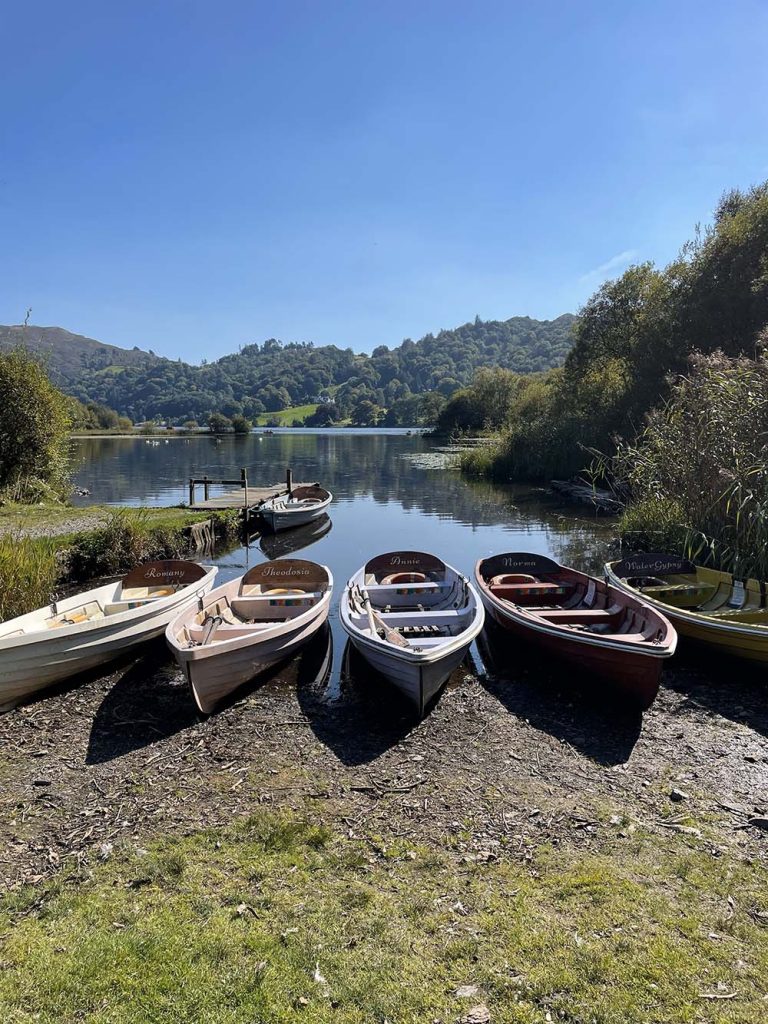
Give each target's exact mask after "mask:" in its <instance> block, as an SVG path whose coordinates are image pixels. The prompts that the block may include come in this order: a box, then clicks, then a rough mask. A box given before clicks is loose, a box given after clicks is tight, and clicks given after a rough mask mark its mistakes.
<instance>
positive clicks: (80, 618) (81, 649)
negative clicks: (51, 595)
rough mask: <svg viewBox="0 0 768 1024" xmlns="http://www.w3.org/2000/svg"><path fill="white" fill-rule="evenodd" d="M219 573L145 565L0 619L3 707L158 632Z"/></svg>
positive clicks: (173, 564) (186, 565)
mask: <svg viewBox="0 0 768 1024" xmlns="http://www.w3.org/2000/svg"><path fill="white" fill-rule="evenodd" d="M216 572H217V570H216V569H215V568H213V567H211V568H204V567H203V566H200V565H197V564H196V563H194V562H185V561H181V560H176V559H173V560H168V561H162V562H146V563H144V564H143V565H139V566H137V567H136V568H135V569H132V570H131V572H129V573H128V574H127V576H125V577H124V578H123V579H122V580H118V581H117V582H115V583H107V584H105V585H104V586H102V587H97V588H96V589H94V590H88V591H86V592H85V593H81V594H75V595H74V596H73V597H68V598H66V599H65V600H63V601H54V602H53V603H52V604H50V605H48V606H47V607H45V608H38V609H37V610H36V611H33V612H29V613H28V614H27V615H21V616H19V617H18V618H16V619H10V620H9V621H8V622H3V623H0V711H7V710H9V709H10V708H12V707H15V706H16V705H17V704H19V703H20V702H21V701H23V700H25V699H26V698H28V697H30V696H32V695H33V694H35V693H37V692H38V691H39V690H42V689H45V688H46V687H48V686H52V685H54V684H55V683H58V682H60V681H61V680H63V679H67V678H68V677H70V676H73V675H75V674H77V673H80V672H85V671H87V670H89V669H92V668H95V667H97V666H99V665H103V664H106V663H107V662H109V661H112V660H113V659H115V658H117V657H119V656H120V655H121V654H123V653H124V652H125V651H127V650H129V649H130V648H132V647H135V646H136V644H139V643H143V642H144V641H145V640H149V639H151V638H152V637H155V636H159V635H160V634H161V633H162V632H163V631H164V630H165V627H166V626H167V625H168V623H169V622H170V620H171V619H172V618H173V617H174V616H175V615H176V614H177V612H179V611H180V609H182V608H184V607H186V606H187V605H189V604H190V603H193V602H194V601H195V599H196V598H200V597H203V596H204V595H205V594H206V593H207V592H208V591H209V590H210V589H211V587H212V586H213V581H214V577H215V576H216Z"/></svg>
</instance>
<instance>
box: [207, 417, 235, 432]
mask: <svg viewBox="0 0 768 1024" xmlns="http://www.w3.org/2000/svg"><path fill="white" fill-rule="evenodd" d="M208 429H209V430H210V432H211V433H212V434H224V433H226V431H228V430H231V429H232V420H230V419H229V418H228V417H227V416H224V415H223V414H222V413H220V412H212V413H211V415H210V416H209V417H208Z"/></svg>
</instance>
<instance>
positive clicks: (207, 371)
mask: <svg viewBox="0 0 768 1024" xmlns="http://www.w3.org/2000/svg"><path fill="white" fill-rule="evenodd" d="M575 319H576V317H574V316H572V315H571V314H564V315H563V316H560V317H558V318H557V319H556V320H532V319H531V318H530V317H512V318H511V319H510V320H487V321H483V320H480V318H479V317H478V318H477V319H475V320H474V321H473V322H472V323H467V324H463V325H462V326H461V327H457V328H455V329H453V330H443V331H440V332H439V333H438V334H434V335H433V334H427V335H426V336H425V337H423V338H421V339H420V340H419V341H412V340H411V339H410V338H407V339H406V340H405V341H403V342H402V343H401V344H400V345H398V346H396V347H395V348H388V347H387V346H386V345H382V346H380V347H379V348H376V349H374V351H373V352H372V353H371V355H367V354H359V353H355V352H353V350H352V349H351V348H346V349H341V348H338V347H337V346H335V345H323V346H315V345H313V344H312V343H311V342H304V343H296V342H292V343H290V344H286V345H283V344H282V343H281V342H279V341H277V340H275V339H274V338H272V339H270V340H268V341H265V342H264V343H263V344H261V345H259V344H251V345H246V346H244V347H243V348H241V349H240V351H239V352H236V353H233V354H232V355H228V356H223V357H222V358H220V359H217V360H216V361H215V362H212V363H204V364H203V365H201V366H193V365H190V364H189V363H184V362H182V361H181V360H177V361H174V360H171V359H165V358H163V357H160V356H157V355H155V354H154V353H153V352H145V351H143V350H141V349H139V348H133V349H123V348H118V347H117V346H115V345H105V344H103V343H102V342H99V341H95V340H93V339H92V338H85V337H83V336H82V335H78V334H71V333H70V332H69V331H65V330H63V329H62V328H59V327H32V326H28V327H27V328H26V329H24V332H23V334H24V341H25V344H26V345H27V347H28V348H30V349H31V350H32V351H34V352H37V353H40V354H41V355H42V356H43V357H44V358H45V359H46V360H47V362H48V365H49V367H50V370H51V374H52V376H53V378H54V379H55V380H56V381H57V383H59V385H60V386H61V387H62V388H63V389H64V390H65V391H67V392H68V393H69V394H72V395H74V396H75V397H76V398H78V399H80V401H82V402H98V403H101V404H103V405H106V406H109V407H110V408H112V409H116V410H117V411H118V412H120V413H122V414H124V415H127V416H130V417H131V418H132V419H133V420H134V421H139V420H144V419H150V418H158V417H159V418H162V419H167V420H170V421H173V422H183V421H184V420H186V419H196V420H199V421H202V420H204V419H205V418H206V417H207V416H208V414H209V413H211V412H213V411H218V412H223V413H224V414H225V415H227V416H233V415H235V414H237V413H244V414H245V415H246V416H249V417H254V416H256V415H259V414H260V413H263V412H265V411H267V412H272V411H277V410H280V409H285V408H287V407H289V406H298V405H303V404H305V403H313V402H318V401H330V402H333V403H334V404H335V405H336V406H337V407H338V408H339V410H341V411H342V412H343V413H345V414H348V413H349V411H350V410H351V409H352V408H354V407H355V406H356V405H357V404H358V403H360V402H361V401H366V400H367V401H370V402H372V403H374V405H376V406H379V407H382V408H389V407H391V406H392V405H393V404H394V403H395V402H398V401H401V400H404V399H407V398H408V397H409V396H411V395H420V394H424V393H427V392H436V393H438V394H440V395H443V396H448V395H450V394H451V393H452V392H453V391H455V390H456V389H457V388H459V387H462V386H464V385H465V384H468V383H469V381H470V380H471V379H472V375H473V374H474V372H475V370H476V369H477V368H478V367H480V366H502V367H505V368H507V369H510V370H514V371H515V372H517V373H533V372H536V371H540V370H547V369H550V368H551V367H553V366H559V365H561V364H562V363H563V361H564V359H565V357H566V355H567V354H568V352H569V351H570V348H571V345H572V327H573V323H574V321H575ZM21 340H22V328H21V327H0V349H2V348H6V347H9V346H13V345H16V344H19V343H20V342H21Z"/></svg>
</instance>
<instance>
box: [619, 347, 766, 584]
mask: <svg viewBox="0 0 768 1024" xmlns="http://www.w3.org/2000/svg"><path fill="white" fill-rule="evenodd" d="M611 471H612V473H613V475H614V477H615V478H617V479H618V480H619V481H621V482H622V483H623V486H625V487H626V488H627V490H628V491H629V493H630V495H631V501H630V505H629V508H628V509H627V512H626V514H625V516H624V519H623V522H622V533H623V539H624V543H625V545H626V546H629V547H634V548H636V549H637V548H642V547H645V548H646V549H647V548H650V547H654V548H657V549H658V548H660V547H666V548H668V549H674V550H678V551H681V553H684V554H686V555H687V556H688V557H690V558H691V559H693V560H694V561H696V562H699V563H700V564H704V565H712V566H715V567H717V568H720V569H724V570H726V571H730V572H734V573H736V574H737V575H740V576H755V577H757V578H759V579H768V363H767V362H766V360H765V359H763V358H760V359H757V360H749V359H729V358H727V357H725V356H723V355H722V354H721V353H715V354H714V355H710V356H698V357H696V358H694V359H693V360H692V362H691V371H690V373H689V374H688V375H687V376H685V377H683V378H681V379H680V380H679V381H678V382H677V384H676V385H675V386H674V389H673V394H672V398H671V400H670V401H669V402H668V403H667V405H665V406H664V407H663V408H662V409H659V410H657V411H656V412H654V413H653V414H652V415H651V417H650V418H649V422H648V425H647V427H646V429H645V430H644V431H643V433H642V434H641V435H640V436H639V438H638V439H637V441H636V442H635V443H633V444H631V445H623V446H621V447H620V448H619V450H618V453H617V455H616V457H615V458H614V459H613V460H611Z"/></svg>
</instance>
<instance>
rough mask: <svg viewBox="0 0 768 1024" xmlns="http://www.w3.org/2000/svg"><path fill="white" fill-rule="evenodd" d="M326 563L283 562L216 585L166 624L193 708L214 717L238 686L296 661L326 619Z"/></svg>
mask: <svg viewBox="0 0 768 1024" xmlns="http://www.w3.org/2000/svg"><path fill="white" fill-rule="evenodd" d="M332 592H333V576H332V575H331V571H330V569H329V568H328V567H327V566H325V565H317V564H316V563H315V562H307V561H304V560H303V559H299V558H281V559H276V560H274V561H271V562H263V563H262V564H260V565H257V566H254V568H253V569H250V570H249V571H248V572H247V573H245V575H244V576H241V577H239V578H237V579H234V580H232V581H231V582H229V583H225V584H224V585H223V586H221V587H217V588H216V589H215V590H213V591H211V593H210V594H209V595H208V597H207V598H206V600H205V602H203V604H202V606H201V607H193V608H189V609H187V610H186V611H185V612H183V613H182V614H181V615H179V616H177V617H176V618H175V619H174V620H173V622H171V623H170V624H169V625H168V628H167V630H166V634H165V636H166V640H167V642H168V646H169V647H170V649H171V650H172V651H173V654H174V656H175V658H176V661H177V662H178V663H179V665H180V666H181V668H182V670H183V672H184V675H185V677H186V680H187V682H188V684H189V687H190V689H191V692H192V696H193V698H194V701H195V703H196V704H197V706H198V708H199V709H200V711H202V712H203V713H204V714H210V713H211V712H212V711H215V709H216V707H217V706H218V705H220V704H221V703H222V702H223V701H224V700H226V699H227V698H228V697H229V696H230V694H232V693H233V692H234V691H235V690H236V689H238V687H240V686H242V685H243V684H244V683H247V682H249V681H250V680H252V679H253V678H254V677H255V676H257V675H259V674H260V673H262V672H264V671H266V670H267V669H268V668H271V667H272V666H273V665H276V664H278V663H279V662H281V661H284V660H285V659H287V658H290V657H292V655H293V654H294V653H296V651H298V650H299V648H300V647H302V645H303V644H305V643H306V642H307V641H308V640H309V639H310V638H311V637H312V636H313V635H314V634H315V633H316V632H317V630H318V629H320V627H321V626H322V625H323V623H324V622H325V621H326V619H327V618H328V610H329V607H330V603H331V595H332Z"/></svg>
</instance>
